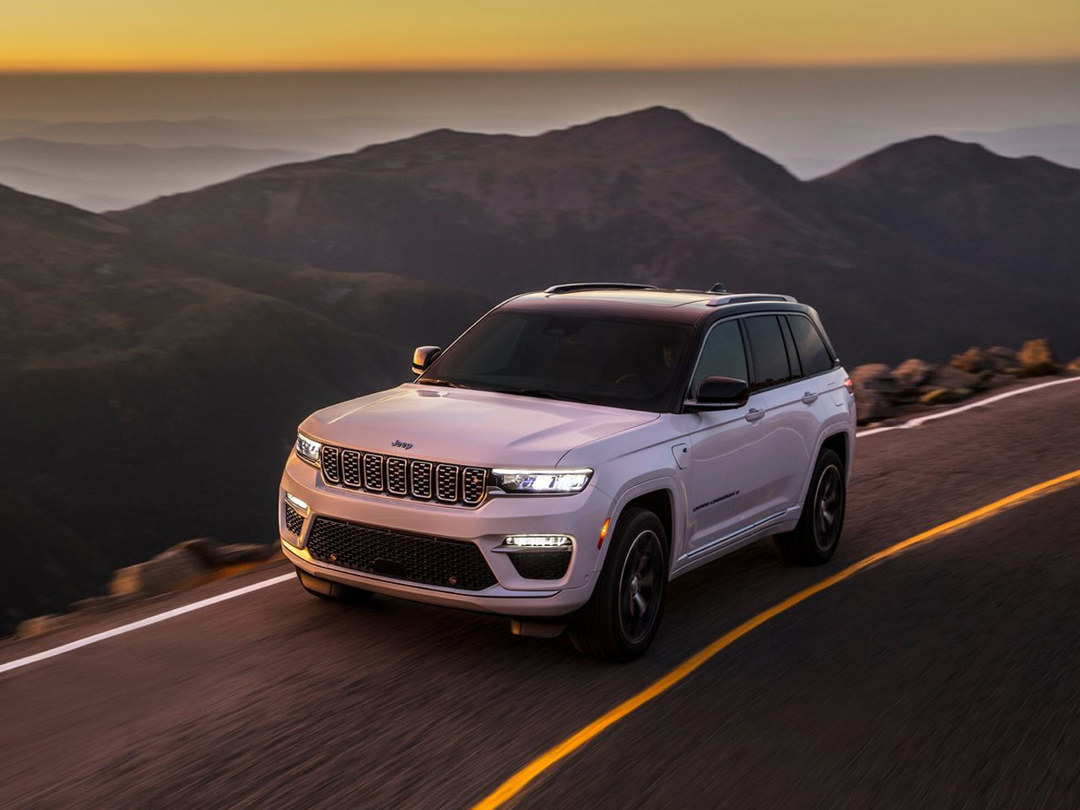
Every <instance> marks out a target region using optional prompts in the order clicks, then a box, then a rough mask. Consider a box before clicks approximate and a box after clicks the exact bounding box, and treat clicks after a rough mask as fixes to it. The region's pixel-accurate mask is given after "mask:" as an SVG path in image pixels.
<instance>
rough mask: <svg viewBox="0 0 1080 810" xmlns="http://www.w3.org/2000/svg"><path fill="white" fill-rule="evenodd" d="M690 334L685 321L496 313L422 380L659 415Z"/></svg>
mask: <svg viewBox="0 0 1080 810" xmlns="http://www.w3.org/2000/svg"><path fill="white" fill-rule="evenodd" d="M690 334H691V328H690V327H689V326H686V325H683V324H673V323H659V322H656V321H629V320H601V319H597V318H592V317H587V316H582V315H567V314H559V313H537V312H514V311H506V310H497V311H495V312H492V313H491V314H490V315H488V316H487V317H485V318H483V319H482V320H481V321H480V322H479V323H477V324H476V325H475V326H473V328H472V329H470V330H469V331H468V332H466V333H465V335H463V336H462V337H461V339H459V340H458V341H457V343H455V344H454V345H453V346H451V347H450V348H449V349H448V350H447V351H446V353H445V354H443V355H442V356H440V357H439V358H438V359H437V360H436V361H435V362H434V363H433V364H432V365H431V367H430V368H429V369H428V370H427V371H426V372H424V374H423V375H422V376H421V377H420V379H418V380H417V382H418V383H420V384H426V385H447V386H452V387H462V388H476V389H480V390H483V391H501V392H504V393H510V394H519V395H522V396H534V397H544V398H550V399H562V400H569V401H575V402H588V403H591V404H595V405H608V406H611V407H615V408H630V409H633V410H639V411H654V412H658V411H662V410H664V409H665V408H666V405H667V402H668V399H669V397H670V396H671V394H672V387H673V386H674V385H675V384H676V382H677V379H678V372H679V369H680V368H681V366H682V357H683V354H684V353H685V351H686V348H687V344H688V342H689V340H690Z"/></svg>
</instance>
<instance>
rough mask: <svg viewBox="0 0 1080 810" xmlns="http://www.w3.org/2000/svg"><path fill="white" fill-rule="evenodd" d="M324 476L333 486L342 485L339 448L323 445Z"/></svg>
mask: <svg viewBox="0 0 1080 810" xmlns="http://www.w3.org/2000/svg"><path fill="white" fill-rule="evenodd" d="M322 474H323V477H324V478H325V479H326V480H327V481H329V482H330V483H331V484H340V483H341V451H340V450H339V449H338V448H336V447H331V446H329V445H323V449H322Z"/></svg>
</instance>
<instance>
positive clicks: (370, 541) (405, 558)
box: [307, 517, 569, 591]
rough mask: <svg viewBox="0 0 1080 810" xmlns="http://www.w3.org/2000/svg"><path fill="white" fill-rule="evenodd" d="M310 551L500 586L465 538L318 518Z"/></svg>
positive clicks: (344, 562) (476, 587)
mask: <svg viewBox="0 0 1080 810" xmlns="http://www.w3.org/2000/svg"><path fill="white" fill-rule="evenodd" d="M307 549H308V552H309V553H310V554H311V556H312V557H313V558H314V559H316V560H319V561H320V562H325V563H331V564H333V565H339V566H341V567H343V568H350V569H352V570H354V571H362V572H364V573H367V574H378V575H380V576H386V577H390V578H391V579H400V580H404V581H406V582H418V583H421V584H424V585H439V586H442V587H446V588H457V589H459V590H466V591H482V590H484V589H485V588H490V587H491V586H492V585H495V584H496V579H495V575H494V574H492V573H491V568H489V567H488V564H487V561H486V560H485V559H484V555H483V554H482V553H481V552H480V549H479V548H477V547H476V546H475V545H474V544H473V543H468V542H465V541H463V540H448V539H446V538H442V537H425V536H423V535H418V534H405V533H403V532H396V531H392V530H390V529H383V528H378V527H375V526H365V525H363V524H360V523H347V522H345V521H342V520H332V519H331V518H325V517H317V518H315V522H314V523H313V524H312V527H311V531H310V533H309V535H308V541H307ZM565 556H567V557H569V555H565Z"/></svg>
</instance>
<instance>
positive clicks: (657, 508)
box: [596, 480, 679, 572]
mask: <svg viewBox="0 0 1080 810" xmlns="http://www.w3.org/2000/svg"><path fill="white" fill-rule="evenodd" d="M673 486H674V485H673V483H671V482H668V481H664V480H661V481H655V480H654V481H651V482H648V483H647V484H644V485H640V486H638V487H635V488H634V489H633V490H631V491H630V492H627V493H625V494H624V495H623V497H622V498H620V499H619V501H618V502H617V506H616V508H615V509H614V510H612V515H611V524H610V526H609V528H608V534H607V536H606V537H605V539H604V545H603V548H602V550H601V553H600V554H599V555H598V556H597V562H596V570H597V571H599V570H601V569H602V568H603V566H604V561H605V560H606V559H607V553H608V549H609V548H610V547H611V536H612V534H613V533H614V532H615V527H616V526H617V525H618V523H619V520H620V519H621V518H622V516H623V515H624V514H626V510H627V509H631V508H638V509H646V510H648V511H650V512H652V513H653V514H654V515H656V517H657V518H658V519H659V521H660V523H661V525H662V526H663V527H664V535H665V538H664V540H665V551H666V552H667V557H668V571H669V572H670V571H671V558H672V550H673V548H674V545H675V532H676V530H677V528H678V526H677V521H678V520H679V516H678V514H677V512H676V508H675V492H674V490H673Z"/></svg>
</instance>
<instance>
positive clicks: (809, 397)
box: [802, 391, 818, 405]
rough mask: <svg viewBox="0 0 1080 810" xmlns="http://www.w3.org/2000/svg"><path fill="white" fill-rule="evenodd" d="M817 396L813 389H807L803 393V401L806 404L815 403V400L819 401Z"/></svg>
mask: <svg viewBox="0 0 1080 810" xmlns="http://www.w3.org/2000/svg"><path fill="white" fill-rule="evenodd" d="M817 398H818V395H817V394H815V393H814V392H813V391H807V392H806V393H805V394H803V395H802V401H803V404H804V405H813V404H814V403H815V402H817Z"/></svg>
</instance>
